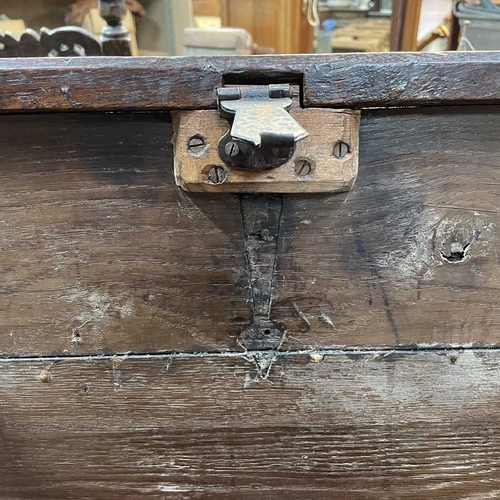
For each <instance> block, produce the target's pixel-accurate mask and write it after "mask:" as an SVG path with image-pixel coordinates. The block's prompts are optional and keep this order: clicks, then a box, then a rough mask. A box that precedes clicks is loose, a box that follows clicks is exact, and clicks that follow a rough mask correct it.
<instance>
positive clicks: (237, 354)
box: [0, 347, 500, 363]
mask: <svg viewBox="0 0 500 500" xmlns="http://www.w3.org/2000/svg"><path fill="white" fill-rule="evenodd" d="M464 351H473V352H476V353H491V352H497V353H500V347H421V348H418V347H416V348H414V349H408V348H405V349H397V348H396V349H394V348H392V349H380V348H365V349H296V350H290V351H278V350H272V349H269V350H252V351H250V350H248V351H226V352H215V351H207V352H171V353H152V354H146V353H142V354H141V353H120V354H95V355H66V356H10V357H5V356H2V357H0V363H2V362H11V361H24V362H25V361H52V362H54V361H56V362H57V361H64V360H76V361H100V360H107V359H110V360H111V359H116V358H126V359H139V360H148V359H171V358H186V359H188V358H246V357H249V356H252V355H268V356H269V355H271V356H276V357H281V358H284V357H292V356H301V355H311V354H315V355H317V354H319V355H324V356H332V355H334V356H339V355H340V356H343V355H348V356H353V355H356V356H358V355H359V356H363V355H379V356H389V355H391V354H403V355H415V354H421V353H434V354H440V355H446V354H449V353H451V352H464Z"/></svg>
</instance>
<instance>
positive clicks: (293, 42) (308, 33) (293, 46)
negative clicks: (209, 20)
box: [193, 0, 314, 54]
mask: <svg viewBox="0 0 500 500" xmlns="http://www.w3.org/2000/svg"><path fill="white" fill-rule="evenodd" d="M193 12H194V15H195V16H220V17H221V19H222V26H227V27H231V28H243V29H245V30H247V31H248V32H249V33H250V35H251V36H252V38H253V40H254V42H255V43H256V44H257V45H260V46H262V47H273V48H274V49H275V52H276V53H279V54H294V53H310V52H312V51H313V38H314V29H313V28H312V26H310V25H309V23H308V22H307V18H306V16H305V15H303V13H302V0H193Z"/></svg>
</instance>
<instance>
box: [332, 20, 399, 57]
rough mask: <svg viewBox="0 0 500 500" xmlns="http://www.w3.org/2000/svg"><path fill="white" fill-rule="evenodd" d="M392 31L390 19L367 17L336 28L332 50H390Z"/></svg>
mask: <svg viewBox="0 0 500 500" xmlns="http://www.w3.org/2000/svg"><path fill="white" fill-rule="evenodd" d="M390 33H391V22H390V20H389V19H378V18H377V19H372V18H366V19H363V20H360V21H357V22H351V23H349V24H347V26H345V27H342V28H335V30H334V32H333V38H332V42H331V47H332V52H388V50H389V39H390Z"/></svg>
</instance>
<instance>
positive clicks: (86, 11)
mask: <svg viewBox="0 0 500 500" xmlns="http://www.w3.org/2000/svg"><path fill="white" fill-rule="evenodd" d="M121 2H123V4H124V5H125V6H126V11H124V12H123V14H120V15H119V16H118V17H119V18H121V19H120V22H121V25H122V27H123V29H124V30H126V36H127V37H128V40H129V48H130V53H131V54H132V55H139V56H141V55H183V54H186V55H227V54H271V53H276V54H294V53H330V52H381V51H382V52H385V51H441V50H494V49H500V7H499V6H497V5H496V4H494V3H493V2H492V1H491V0H460V1H457V0H455V1H453V0H120V1H118V0H110V1H108V2H106V1H105V0H102V2H101V3H103V4H109V5H112V4H116V5H118V7H119V4H120V3H121ZM109 5H108V7H109ZM99 7H100V8H101V10H99ZM102 9H103V5H99V2H98V0H22V1H20V0H0V32H1V36H0V52H1V51H2V49H5V50H4V54H3V56H4V57H5V56H9V55H11V56H12V55H13V56H16V55H17V56H19V55H29V51H27V50H24V52H23V51H20V50H17V49H16V50H17V52H16V50H14V49H12V50H10V52H9V51H8V50H7V49H8V46H9V44H10V46H14V45H15V43H17V42H16V41H18V40H20V38H21V36H22V35H23V33H24V32H25V31H26V30H27V29H31V30H34V31H30V33H31V36H32V38H33V37H34V38H36V37H37V36H38V35H37V34H39V33H43V30H42V31H41V29H42V28H43V27H45V28H48V29H49V30H53V29H55V28H60V27H63V26H78V27H80V28H83V29H84V30H87V31H88V32H90V33H93V34H94V36H95V37H96V39H97V40H100V39H102V38H100V37H101V36H102V33H103V29H104V28H105V27H106V26H107V23H108V24H110V25H113V22H111V21H110V18H108V19H107V20H106V21H105V20H104V19H103V17H106V15H105V14H103V10H102ZM108 14H109V11H108ZM101 15H102V16H101ZM35 32H36V33H35ZM6 34H7V35H8V37H7V38H6V37H5V35H6ZM122 37H123V32H122ZM30 40H31V39H30ZM26 43H28V42H26ZM25 45H26V44H25ZM82 50H83V51H84V49H82ZM62 52H64V50H63V51H62ZM50 55H61V51H59V52H57V53H54V54H52V53H51V54H50ZM71 55H73V54H71ZM81 55H85V54H84V53H82V54H81ZM87 55H88V54H87Z"/></svg>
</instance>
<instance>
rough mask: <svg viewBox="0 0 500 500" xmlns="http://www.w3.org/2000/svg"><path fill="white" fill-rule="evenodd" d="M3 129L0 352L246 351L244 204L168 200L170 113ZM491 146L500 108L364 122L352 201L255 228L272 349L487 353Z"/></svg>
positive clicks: (313, 203)
mask: <svg viewBox="0 0 500 500" xmlns="http://www.w3.org/2000/svg"><path fill="white" fill-rule="evenodd" d="M0 124H1V125H2V130H3V131H4V133H3V135H2V137H1V138H0V156H2V160H3V161H2V165H1V168H0V210H1V217H0V310H1V314H0V354H2V355H4V356H31V355H63V354H68V355H85V354H115V353H126V352H134V353H154V352H213V351H226V350H231V351H240V350H241V349H242V344H244V345H247V344H248V345H252V343H251V342H249V343H247V342H246V341H245V342H242V339H241V335H242V332H243V331H244V330H245V329H246V327H248V325H249V324H251V322H252V318H253V316H254V314H253V313H255V312H256V311H254V309H255V307H256V303H255V301H254V300H253V298H252V285H251V278H250V277H251V276H253V274H252V273H251V272H249V270H248V267H247V266H248V256H249V255H250V254H249V250H250V249H249V248H246V245H247V246H248V244H249V243H248V241H247V242H245V234H244V231H243V221H242V210H241V204H240V200H239V198H238V197H237V196H236V195H230V194H208V193H200V194H198V193H184V192H182V191H181V190H180V189H178V188H176V187H175V182H174V176H173V162H172V157H171V154H172V152H171V135H172V133H171V123H170V118H169V116H168V114H163V113H160V114H158V113H125V114H104V113H103V114H76V113H75V114H60V115H51V114H17V115H3V116H1V117H0ZM471 131H473V134H472V135H471ZM499 133H500V114H499V113H498V108H497V107H496V106H487V107H469V108H456V107H450V108H428V109H425V110H423V109H409V110H400V109H399V110H391V111H387V110H373V111H370V112H368V111H364V112H363V119H362V123H361V130H360V168H359V174H358V178H357V180H356V182H355V184H354V186H353V188H352V190H351V191H350V192H349V193H347V194H338V195H332V196H325V195H316V196H312V195H285V196H284V198H283V209H282V210H280V213H281V215H280V220H279V221H277V227H278V232H277V237H278V245H277V246H276V242H275V240H273V241H271V242H270V243H269V244H268V243H266V241H265V240H263V239H262V236H260V230H258V229H259V228H255V230H254V229H252V238H256V240H257V241H259V242H261V241H262V242H263V244H262V245H261V247H262V249H261V250H259V252H264V253H266V252H267V253H266V255H262V256H260V257H259V259H260V260H259V262H266V263H271V264H272V265H271V267H269V266H268V267H266V269H267V268H268V269H269V271H270V273H271V274H270V275H269V279H268V283H269V284H272V286H271V285H269V286H271V288H269V291H270V293H271V294H272V297H271V302H270V305H271V309H270V319H271V320H272V321H275V322H276V324H278V325H280V326H282V327H283V330H286V335H285V336H284V337H283V338H282V335H281V334H280V336H279V337H280V345H281V344H282V349H285V350H289V349H292V350H293V349H302V348H309V347H312V348H339V347H343V346H347V347H349V348H352V347H370V346H374V347H386V348H393V347H396V348H405V347H409V346H410V347H413V346H418V347H450V346H451V347H470V346H490V347H491V346H498V345H500V342H499V333H498V332H499V331H500V329H499V325H500V316H499V314H500V312H499V311H500V309H499V308H498V305H497V304H498V297H499V296H500V275H499V272H500V271H499V269H500V268H499V266H498V262H499V251H498V248H499V244H500V242H499V238H500V235H499V232H498V224H497V216H498V206H499V201H500V200H499V191H498V184H499V182H500V178H499V176H500V170H499V169H498V161H499V152H498V141H497V136H498V134H499ZM262 206H263V207H264V206H266V205H265V203H264V204H263V205H262ZM258 220H263V221H264V220H265V217H264V218H258ZM264 229H265V228H264ZM261 230H262V228H261ZM247 240H248V238H247ZM252 241H253V240H252ZM261 247H259V248H261ZM276 248H277V255H276V259H275V258H274V252H275V251H276ZM250 253H251V252H250ZM447 259H448V260H447ZM457 259H458V260H457ZM266 286H267V285H266ZM257 313H258V311H257ZM266 314H267V313H266ZM257 315H258V314H257ZM246 340H248V339H246Z"/></svg>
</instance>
